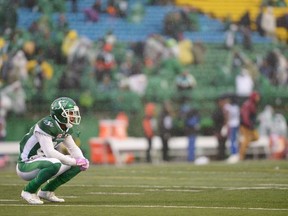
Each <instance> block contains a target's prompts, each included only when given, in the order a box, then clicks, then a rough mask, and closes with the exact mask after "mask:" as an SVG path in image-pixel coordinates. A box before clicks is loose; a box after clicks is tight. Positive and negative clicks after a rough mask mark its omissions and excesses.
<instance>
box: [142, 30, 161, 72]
mask: <svg viewBox="0 0 288 216" xmlns="http://www.w3.org/2000/svg"><path fill="white" fill-rule="evenodd" d="M164 42H165V40H164V38H163V37H162V36H161V35H151V36H149V37H148V38H147V40H146V41H145V44H144V58H145V64H146V66H147V65H148V64H149V65H151V66H152V67H154V66H157V65H159V64H160V62H161V60H162V53H163V52H164V50H165V45H164Z"/></svg>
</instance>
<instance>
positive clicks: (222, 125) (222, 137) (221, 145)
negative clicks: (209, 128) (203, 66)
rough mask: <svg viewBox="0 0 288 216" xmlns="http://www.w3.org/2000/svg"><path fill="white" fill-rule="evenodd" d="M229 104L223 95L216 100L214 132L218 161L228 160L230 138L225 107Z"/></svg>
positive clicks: (213, 114) (213, 115) (213, 116)
mask: <svg viewBox="0 0 288 216" xmlns="http://www.w3.org/2000/svg"><path fill="white" fill-rule="evenodd" d="M226 103H227V96H225V95H223V96H220V97H219V98H217V100H216V109H215V110H214V111H213V113H212V120H213V131H214V136H216V138H217V141H218V146H217V160H224V159H226V140H227V136H228V128H227V118H226V117H227V116H226V115H225V110H224V106H225V104H226Z"/></svg>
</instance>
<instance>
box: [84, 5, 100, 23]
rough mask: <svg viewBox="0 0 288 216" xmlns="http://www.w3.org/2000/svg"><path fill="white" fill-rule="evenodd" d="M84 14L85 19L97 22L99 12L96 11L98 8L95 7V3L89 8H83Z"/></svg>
mask: <svg viewBox="0 0 288 216" xmlns="http://www.w3.org/2000/svg"><path fill="white" fill-rule="evenodd" d="M84 14H85V17H86V20H87V21H91V22H98V20H99V12H98V8H96V5H95V4H94V5H92V6H91V7H89V8H85V9H84Z"/></svg>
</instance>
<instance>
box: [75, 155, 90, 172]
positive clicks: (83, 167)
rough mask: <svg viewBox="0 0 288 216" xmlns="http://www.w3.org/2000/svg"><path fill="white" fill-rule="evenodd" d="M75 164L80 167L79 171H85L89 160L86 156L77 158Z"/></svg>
mask: <svg viewBox="0 0 288 216" xmlns="http://www.w3.org/2000/svg"><path fill="white" fill-rule="evenodd" d="M76 165H77V166H79V167H80V170H81V171H85V170H87V169H88V168H89V161H88V160H87V159H86V158H77V159H76Z"/></svg>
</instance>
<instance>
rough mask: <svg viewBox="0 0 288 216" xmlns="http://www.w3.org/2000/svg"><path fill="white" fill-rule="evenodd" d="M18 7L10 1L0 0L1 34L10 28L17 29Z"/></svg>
mask: <svg viewBox="0 0 288 216" xmlns="http://www.w3.org/2000/svg"><path fill="white" fill-rule="evenodd" d="M17 7H18V5H17V4H15V3H14V4H13V3H12V4H11V2H10V1H1V2H0V34H3V33H4V32H5V31H7V30H8V29H10V31H11V30H12V31H14V30H15V28H16V26H17V22H18V14H17Z"/></svg>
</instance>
